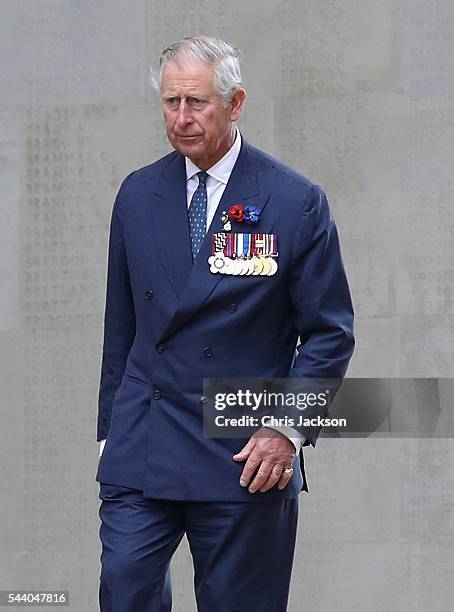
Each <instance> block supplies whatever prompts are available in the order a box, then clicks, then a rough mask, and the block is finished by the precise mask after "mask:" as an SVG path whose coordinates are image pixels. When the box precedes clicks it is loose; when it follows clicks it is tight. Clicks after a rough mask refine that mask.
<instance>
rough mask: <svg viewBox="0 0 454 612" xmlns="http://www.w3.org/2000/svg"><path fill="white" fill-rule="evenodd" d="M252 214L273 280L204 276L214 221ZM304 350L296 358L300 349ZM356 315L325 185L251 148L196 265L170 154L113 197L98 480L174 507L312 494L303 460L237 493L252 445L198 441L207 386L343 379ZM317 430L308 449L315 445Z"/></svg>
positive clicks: (181, 185) (180, 170) (182, 173)
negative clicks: (271, 241)
mask: <svg viewBox="0 0 454 612" xmlns="http://www.w3.org/2000/svg"><path fill="white" fill-rule="evenodd" d="M235 203H243V204H245V205H247V204H253V205H255V206H256V207H258V208H259V209H262V213H261V215H260V217H259V222H258V223H256V224H251V225H248V224H246V223H241V224H240V223H238V222H232V232H263V233H274V234H276V236H277V245H278V252H279V254H278V258H277V263H278V270H277V272H276V274H274V275H273V276H252V275H249V276H231V275H225V274H214V273H212V272H210V269H209V264H208V261H207V260H208V257H209V256H210V255H211V236H212V234H213V233H214V232H220V231H223V227H222V223H221V219H220V214H221V212H222V211H223V210H228V209H229V207H230V206H231V205H232V204H235ZM299 339H300V344H299V346H298V349H297V350H296V347H297V345H298V341H299ZM353 346H354V339H353V308H352V303H351V298H350V292H349V288H348V284H347V279H346V275H345V272H344V267H343V264H342V259H341V253H340V247H339V241H338V235H337V231H336V226H335V223H334V221H333V218H332V216H331V213H330V210H329V205H328V202H327V198H326V195H325V193H324V191H323V189H322V188H321V187H320V186H318V185H316V184H314V183H312V182H311V181H309V180H308V179H307V178H305V177H304V176H302V175H301V174H299V173H298V172H296V171H295V170H293V169H291V168H290V167H288V166H286V165H285V164H283V163H281V162H279V161H278V160H276V159H274V158H273V157H271V156H269V155H268V154H266V153H264V152H263V151H261V150H259V149H257V148H256V147H254V146H252V145H251V144H249V143H248V142H247V141H245V139H244V137H243V138H242V145H241V150H240V153H239V156H238V158H237V161H236V163H235V166H234V168H233V170H232V173H231V176H230V179H229V181H228V184H227V185H226V188H225V191H224V193H223V195H222V198H221V201H220V203H219V206H218V209H217V211H216V214H215V216H214V218H213V221H212V223H211V225H210V227H209V229H208V231H207V234H206V236H205V239H204V242H203V244H202V246H201V249H200V251H199V254H198V256H197V257H196V259H195V261H194V262H193V261H192V255H191V248H190V238H189V226H188V214H187V195H186V169H185V158H184V156H183V155H181V154H180V153H177V152H176V151H174V152H171V153H169V154H168V155H166V156H164V157H163V158H161V159H159V160H158V161H156V162H155V163H152V164H150V165H147V166H145V167H143V168H140V169H138V170H135V171H133V172H132V173H131V174H129V175H128V176H127V177H126V179H125V180H124V181H123V184H122V185H121V187H120V190H119V192H118V195H117V197H116V199H115V202H114V205H113V210H112V217H111V226H110V237H109V254H108V272H107V292H106V307H105V318H104V343H103V354H102V365H101V380H100V389H99V409H98V422H97V439H98V440H101V439H103V438H107V440H106V444H105V447H104V451H103V453H102V456H101V458H100V460H99V465H98V470H97V474H96V480H97V481H100V482H105V483H111V484H118V485H122V486H126V487H133V488H138V489H142V490H143V493H144V495H146V496H149V497H153V498H161V499H174V500H197V501H245V500H247V501H254V502H255V501H257V502H260V501H266V500H269V499H277V498H282V499H288V498H293V497H296V496H297V495H298V494H299V493H300V491H301V490H306V491H307V490H308V488H307V482H306V476H305V471H304V458H303V450H301V452H300V455H299V456H296V457H295V460H294V465H293V467H294V474H293V476H292V478H291V480H290V482H289V484H288V485H287V486H286V487H285V489H283V490H282V491H280V490H278V489H277V487H276V486H275V487H272V488H271V489H270V490H269V491H267V492H265V493H260V492H257V493H254V494H252V493H249V491H248V490H247V488H243V487H241V486H240V484H239V478H240V474H241V472H242V470H243V467H244V462H236V461H234V460H233V459H232V455H234V454H235V453H237V452H238V451H239V450H240V449H241V448H242V447H243V445H244V444H245V443H246V441H247V439H238V438H222V439H221V438H207V437H204V435H203V424H202V408H203V406H202V403H201V401H202V399H203V378H210V377H216V378H224V377H228V378H229V377H232V378H233V377H238V378H245V377H247V378H255V377H257V378H287V377H320V378H322V377H330V378H342V377H344V375H345V373H346V370H347V366H348V362H349V359H350V357H351V354H352V352H353ZM318 433H319V429H317V428H314V429H311V430H309V431H308V433H307V439H306V441H305V443H304V446H306V445H308V444H312V445H313V446H315V443H316V439H317V436H318Z"/></svg>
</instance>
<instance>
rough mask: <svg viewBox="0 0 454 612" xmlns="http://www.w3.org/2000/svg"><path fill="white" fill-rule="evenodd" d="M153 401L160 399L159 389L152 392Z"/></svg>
mask: <svg viewBox="0 0 454 612" xmlns="http://www.w3.org/2000/svg"><path fill="white" fill-rule="evenodd" d="M153 399H156V400H158V399H161V391H159V389H155V390H154V391H153Z"/></svg>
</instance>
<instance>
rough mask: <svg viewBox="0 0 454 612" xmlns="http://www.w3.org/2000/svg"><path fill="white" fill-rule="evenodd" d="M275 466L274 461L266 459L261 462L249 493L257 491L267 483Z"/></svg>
mask: <svg viewBox="0 0 454 612" xmlns="http://www.w3.org/2000/svg"><path fill="white" fill-rule="evenodd" d="M273 466H274V463H273V462H271V461H267V460H266V459H265V460H263V461H262V462H261V464H260V467H259V469H258V471H257V474H256V475H255V478H254V480H253V481H252V482H251V484H250V486H249V489H248V490H249V493H255V492H256V491H258V490H259V489H260V487H262V486H263V485H264V484H265V482H266V481H267V480H268V478H269V475H270V474H271V471H272V469H273Z"/></svg>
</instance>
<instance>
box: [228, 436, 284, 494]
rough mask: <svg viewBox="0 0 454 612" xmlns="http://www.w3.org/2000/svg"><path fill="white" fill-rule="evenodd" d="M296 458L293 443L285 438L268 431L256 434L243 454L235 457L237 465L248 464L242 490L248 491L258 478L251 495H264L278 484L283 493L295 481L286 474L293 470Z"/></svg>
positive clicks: (243, 449)
mask: <svg viewBox="0 0 454 612" xmlns="http://www.w3.org/2000/svg"><path fill="white" fill-rule="evenodd" d="M265 436H266V437H265ZM294 457H295V447H294V445H293V444H292V442H291V441H290V440H289V439H288V438H287V437H286V436H284V434H281V433H280V432H278V431H276V430H275V429H271V428H268V427H262V428H261V429H259V430H258V431H256V432H255V434H254V435H253V436H252V437H251V438H250V440H249V441H248V443H247V444H246V445H245V446H244V447H243V448H242V449H241V451H240V452H239V453H237V454H236V455H233V459H234V460H235V461H246V465H245V466H244V469H243V472H242V474H241V477H240V484H241V486H242V487H247V486H248V485H249V483H250V482H251V478H252V477H253V476H254V474H255V478H254V479H253V480H252V482H251V484H250V486H249V489H248V491H249V493H255V492H256V491H260V492H261V493H264V492H265V491H268V489H271V487H274V485H275V484H276V483H278V489H284V488H285V487H286V486H287V484H288V483H289V481H290V478H291V477H292V473H291V472H290V473H285V472H284V470H286V469H290V468H292V467H293V459H294Z"/></svg>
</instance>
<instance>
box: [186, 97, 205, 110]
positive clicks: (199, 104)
mask: <svg viewBox="0 0 454 612" xmlns="http://www.w3.org/2000/svg"><path fill="white" fill-rule="evenodd" d="M188 102H189V104H190V105H191V106H192V107H193V108H196V109H197V108H202V107H203V105H204V101H203V100H200V98H192V97H190V98H188Z"/></svg>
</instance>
